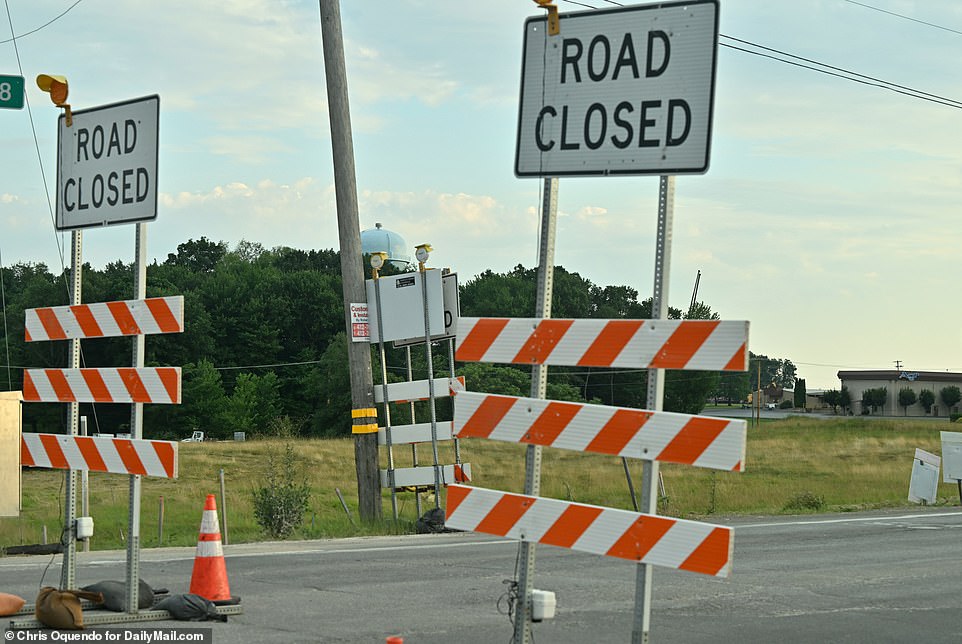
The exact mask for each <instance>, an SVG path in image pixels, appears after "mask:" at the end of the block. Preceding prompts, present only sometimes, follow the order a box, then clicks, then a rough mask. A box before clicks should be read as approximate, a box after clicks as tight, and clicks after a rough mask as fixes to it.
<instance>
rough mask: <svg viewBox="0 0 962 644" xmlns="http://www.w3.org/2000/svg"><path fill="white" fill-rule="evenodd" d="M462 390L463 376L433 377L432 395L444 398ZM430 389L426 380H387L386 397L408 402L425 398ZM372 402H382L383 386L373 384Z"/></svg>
mask: <svg viewBox="0 0 962 644" xmlns="http://www.w3.org/2000/svg"><path fill="white" fill-rule="evenodd" d="M462 391H464V376H458V377H457V378H435V379H434V397H435V398H446V397H448V396H456V395H457V394H458V393H460V392H462ZM430 394H431V389H430V386H429V384H428V381H427V380H407V381H404V382H389V383H388V385H387V399H388V402H392V403H408V402H416V401H418V400H427V399H428V398H429V396H430ZM374 402H376V403H383V402H384V387H383V386H381V385H375V387H374Z"/></svg>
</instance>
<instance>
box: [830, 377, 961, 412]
mask: <svg viewBox="0 0 962 644" xmlns="http://www.w3.org/2000/svg"><path fill="white" fill-rule="evenodd" d="M838 379H839V380H840V381H841V382H842V386H843V387H847V388H848V391H849V394H851V397H852V408H851V409H852V413H853V414H861V413H862V410H863V409H864V408H865V407H864V406H863V403H862V396H863V394H864V393H865V390H866V389H878V388H881V387H884V388H885V389H886V391H887V393H888V396H887V397H886V399H885V405H884V406H883V407H882V408H881V409H879V411H878V412H877V413H880V414H883V415H885V416H905V415H908V416H948V415H949V414H953V413H958V412H959V403H956V404H954V405H952V406H951V407H950V406H947V405H946V404H945V403H944V402H943V400H942V396H941V395H940V393H941V391H942V390H943V389H944V388H946V387H959V388H962V373H953V372H948V371H905V370H898V369H888V370H879V371H839V372H838ZM902 389H911V390H912V391H914V392H915V395H916V399H917V398H918V395H919V393H921V392H922V391H923V390H928V391H931V392H932V393H933V394H934V395H935V402H934V403H933V405H932V408H931V409H930V410H929V412H928V413H927V412H926V410H925V408H924V407H923V406H922V405H921V404H920V403H919V402H918V400H916V402H915V403H914V404H912V405H909V406H908V407H907V408H903V407H902V406H901V405H899V391H900V390H902Z"/></svg>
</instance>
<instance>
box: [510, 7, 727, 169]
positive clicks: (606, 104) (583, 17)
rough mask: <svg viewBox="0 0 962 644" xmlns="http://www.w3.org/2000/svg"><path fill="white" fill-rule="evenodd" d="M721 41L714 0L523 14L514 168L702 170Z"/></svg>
mask: <svg viewBox="0 0 962 644" xmlns="http://www.w3.org/2000/svg"><path fill="white" fill-rule="evenodd" d="M717 41H718V1H717V0H692V1H691V2H667V3H658V4H649V5H633V6H625V7H613V8H611V9H602V10H596V11H583V12H576V13H567V14H561V33H560V34H557V35H549V34H548V32H547V20H546V18H544V17H542V18H531V19H529V20H527V21H526V22H525V28H524V52H523V60H522V71H521V100H520V107H519V112H518V140H517V148H516V156H515V174H516V175H517V176H519V177H547V176H552V177H554V176H594V175H633V174H701V173H704V172H706V171H707V170H708V162H709V150H710V144H711V124H712V107H713V104H714V88H715V60H716V55H717Z"/></svg>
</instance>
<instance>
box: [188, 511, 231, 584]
mask: <svg viewBox="0 0 962 644" xmlns="http://www.w3.org/2000/svg"><path fill="white" fill-rule="evenodd" d="M190 592H191V593H193V594H195V595H200V596H201V597H206V598H207V599H209V600H211V601H212V602H216V601H221V600H230V598H231V596H230V586H229V585H228V583H227V564H226V563H225V562H224V549H223V547H222V546H221V542H220V524H219V523H218V521H217V502H216V501H215V500H214V495H213V494H208V495H207V502H206V503H205V504H204V516H203V518H202V519H201V520H200V537H199V538H198V540H197V553H196V554H195V555H194V571H193V573H192V574H191V576H190Z"/></svg>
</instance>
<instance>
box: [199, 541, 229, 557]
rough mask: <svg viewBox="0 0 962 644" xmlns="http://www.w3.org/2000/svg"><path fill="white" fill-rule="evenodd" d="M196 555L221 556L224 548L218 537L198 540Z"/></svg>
mask: <svg viewBox="0 0 962 644" xmlns="http://www.w3.org/2000/svg"><path fill="white" fill-rule="evenodd" d="M197 556H198V557H223V556H224V548H223V547H222V546H221V543H220V539H218V540H217V541H198V542H197Z"/></svg>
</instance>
